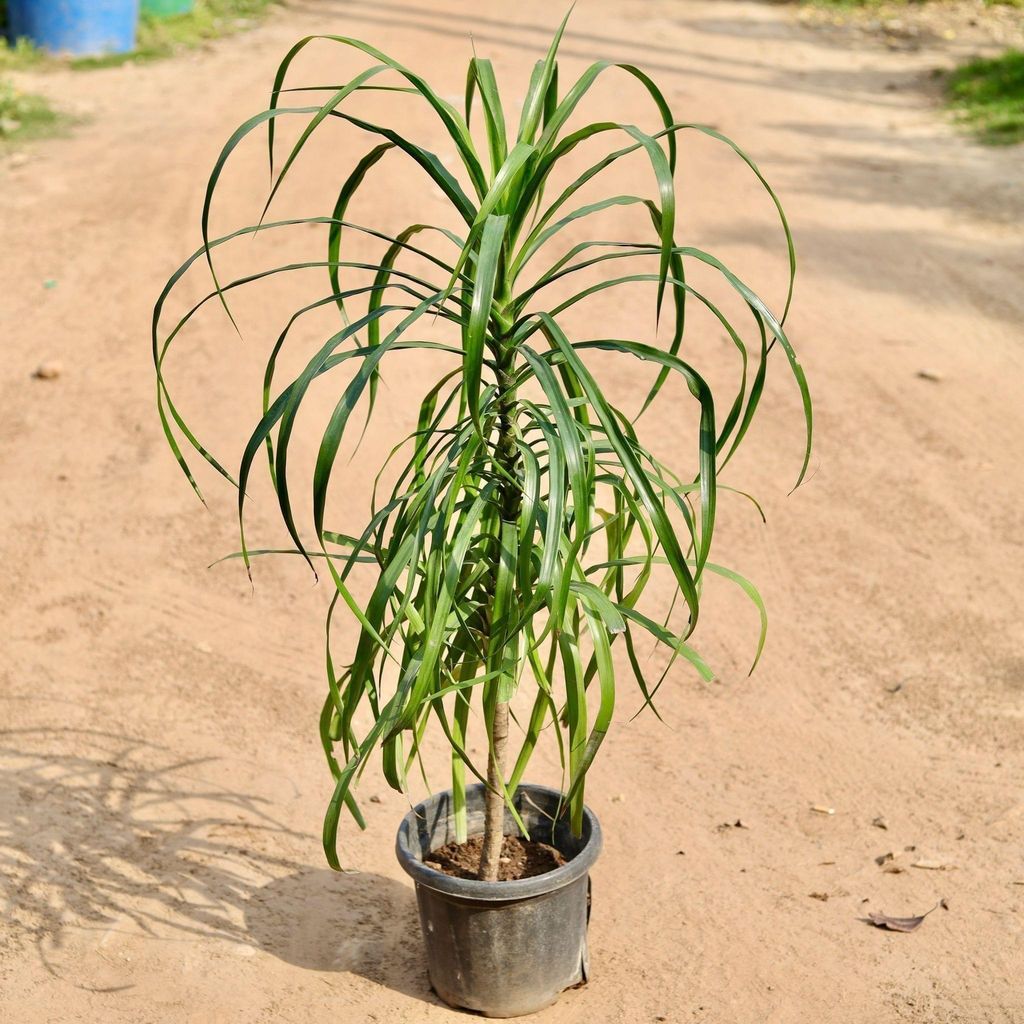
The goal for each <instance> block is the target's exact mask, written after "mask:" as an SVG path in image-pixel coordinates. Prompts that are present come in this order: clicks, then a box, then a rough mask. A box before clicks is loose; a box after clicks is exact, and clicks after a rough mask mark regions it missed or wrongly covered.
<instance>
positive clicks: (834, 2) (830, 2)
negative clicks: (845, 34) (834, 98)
mask: <svg viewBox="0 0 1024 1024" xmlns="http://www.w3.org/2000/svg"><path fill="white" fill-rule="evenodd" d="M805 2H806V3H808V4H810V6H811V7H831V8H836V9H839V10H848V11H849V10H855V9H858V10H864V9H871V8H878V7H885V8H896V7H925V6H927V5H928V4H941V3H943V0H805ZM985 6H986V7H1024V0H985Z"/></svg>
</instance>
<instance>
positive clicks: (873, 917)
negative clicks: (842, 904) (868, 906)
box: [866, 899, 949, 932]
mask: <svg viewBox="0 0 1024 1024" xmlns="http://www.w3.org/2000/svg"><path fill="white" fill-rule="evenodd" d="M939 907H942V908H943V909H946V910H948V909H949V908H948V907H947V906H946V901H945V900H944V899H942V900H939V902H938V903H936V904H935V906H934V907H932V910H938V908H939ZM932 910H927V911H925V913H923V914H921V916H920V917H889V916H888V915H887V914H877V913H874V912H872V913H870V914H868V916H867V918H866V920H867V921H868V922H869V923H870V924H873V925H874V926H875V927H876V928H886V929H888V930H889V931H891V932H913V931H917V929H918V928H920V927H921V924H922V922H923V921H924V919H925V918H926V917H927V916H928V915H929V914H930V913H931V912H932Z"/></svg>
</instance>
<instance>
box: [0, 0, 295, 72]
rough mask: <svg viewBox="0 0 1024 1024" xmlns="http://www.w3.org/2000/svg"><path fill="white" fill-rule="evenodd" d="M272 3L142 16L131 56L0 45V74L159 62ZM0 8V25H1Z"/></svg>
mask: <svg viewBox="0 0 1024 1024" xmlns="http://www.w3.org/2000/svg"><path fill="white" fill-rule="evenodd" d="M274 2H275V0H196V6H195V10H194V11H193V12H192V13H191V14H182V15H179V16H177V17H173V18H154V17H152V16H149V15H143V16H142V17H141V19H140V20H139V35H138V45H137V46H136V48H135V49H134V50H133V51H132V52H131V53H112V54H108V55H106V56H102V57H79V58H76V59H72V60H70V61H66V62H65V61H61V60H60V58H57V57H52V56H50V55H49V54H47V53H45V52H43V51H42V50H39V49H38V48H36V47H35V46H33V45H32V44H31V43H29V42H28V40H25V39H19V40H18V42H17V43H16V44H14V45H13V46H12V45H11V44H9V43H0V71H3V70H19V71H22V70H27V69H31V68H38V67H44V66H46V65H53V64H56V63H68V64H70V66H71V67H73V68H76V69H78V70H91V69H94V68H107V67H116V66H117V65H119V64H124V63H126V62H128V61H145V60H158V59H159V58H161V57H168V56H170V55H171V54H173V53H174V52H175V51H177V50H180V49H189V48H192V47H196V46H201V45H202V44H203V43H205V42H207V41H209V40H211V39H216V38H217V37H218V36H223V35H229V34H231V33H232V32H236V31H238V30H239V29H240V28H244V27H246V23H247V22H249V21H251V20H253V19H256V18H259V17H261V16H262V15H263V14H265V13H266V11H267V9H268V8H269V7H270V6H271V4H272V3H274ZM2 18H3V12H2V6H0V25H2Z"/></svg>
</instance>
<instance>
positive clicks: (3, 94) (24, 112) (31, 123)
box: [0, 78, 63, 143]
mask: <svg viewBox="0 0 1024 1024" xmlns="http://www.w3.org/2000/svg"><path fill="white" fill-rule="evenodd" d="M62 123H63V119H62V118H61V116H60V115H59V114H58V113H57V112H56V111H55V110H53V108H52V107H51V106H50V104H49V103H48V102H47V101H46V100H45V99H44V98H43V97H42V96H35V95H33V94H32V93H24V92H21V91H19V90H18V89H17V88H16V87H15V85H14V83H13V82H10V81H8V80H7V79H5V78H0V143H3V142H11V141H16V140H17V141H25V140H28V139H34V138H40V137H42V136H45V135H53V134H55V133H56V132H57V131H59V130H60V128H61V126H62Z"/></svg>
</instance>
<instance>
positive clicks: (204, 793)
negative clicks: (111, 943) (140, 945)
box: [0, 728, 433, 1001]
mask: <svg viewBox="0 0 1024 1024" xmlns="http://www.w3.org/2000/svg"><path fill="white" fill-rule="evenodd" d="M213 761H214V759H210V758H204V759H194V760H181V759H180V758H177V757H176V756H175V754H174V752H173V751H171V750H169V749H167V748H161V747H158V746H155V745H153V744H151V743H147V742H145V741H142V740H139V739H135V738H131V737H128V736H123V735H118V734H115V733H111V732H102V731H98V730H84V729H68V728H64V729H50V728H38V729H14V730H4V731H0V909H2V913H3V919H4V925H5V930H7V931H8V933H9V934H10V937H11V938H12V939H13V941H14V943H15V945H16V946H17V945H32V946H34V947H35V949H36V951H37V952H38V955H39V956H40V959H41V960H42V962H43V964H44V966H45V967H46V969H47V970H48V971H49V972H50V973H51V974H53V975H55V976H61V974H62V972H61V970H60V964H59V960H60V952H59V951H60V949H61V947H62V946H63V945H64V944H65V943H66V941H67V940H68V939H69V938H70V937H71V935H72V934H73V933H74V932H80V931H83V930H84V931H94V932H99V933H105V932H107V931H108V930H111V929H113V930H120V931H125V930H131V931H134V932H135V933H136V934H138V933H141V934H142V935H144V936H145V937H146V938H147V939H153V940H162V939H176V940H179V941H180V940H182V939H185V940H189V939H191V940H193V941H197V942H200V941H206V940H220V941H227V942H230V943H238V944H242V945H246V946H250V947H252V948H255V949H259V950H262V951H264V952H266V953H269V954H270V955H272V956H274V957H276V958H278V959H280V960H283V961H285V962H287V963H290V964H293V965H295V966H297V967H300V968H304V969H306V970H315V971H337V972H351V973H354V974H358V975H360V976H363V977H365V978H367V979H369V980H371V981H373V982H375V983H378V984H380V985H383V986H386V987H388V988H391V989H394V990H396V991H399V992H402V993H405V994H407V995H410V996H414V997H417V998H420V999H424V1000H427V1001H431V1000H432V999H433V997H432V996H431V995H430V993H429V992H428V990H427V982H426V975H425V968H424V964H423V959H422V954H421V952H420V942H419V937H418V928H419V926H418V923H417V920H416V905H415V898H414V896H413V894H412V891H411V890H410V889H409V888H408V887H407V886H405V885H402V884H400V883H399V882H396V881H394V880H393V879H389V878H385V877H383V876H380V875H376V874H372V873H369V872H365V873H352V874H339V873H337V872H334V871H330V870H328V869H326V868H323V869H321V868H316V867H310V866H308V865H304V864H301V863H299V862H296V861H295V860H293V859H291V858H290V857H289V856H287V855H283V854H281V853H278V852H275V851H278V850H285V851H287V850H289V849H291V848H293V847H294V845H295V841H297V840H301V841H302V842H303V845H306V842H307V840H308V837H305V836H302V835H300V834H298V833H295V832H293V831H291V830H289V829H288V828H287V827H285V826H283V825H281V824H280V823H278V822H277V821H275V820H274V818H273V817H272V814H271V808H270V807H269V806H268V801H266V800H264V799H261V798H258V797H254V796H250V795H246V794H244V793H239V792H235V791H232V790H229V789H225V788H223V787H222V786H220V785H219V784H217V783H213V782H211V781H210V780H209V778H204V772H208V774H209V775H211V776H212V775H214V774H215V773H214V772H213V771H210V768H211V765H212V762H213ZM132 926H134V928H132ZM67 980H72V981H73V979H70V978H69V979H67ZM80 987H88V986H80Z"/></svg>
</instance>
